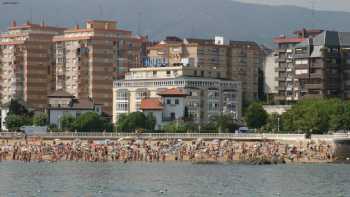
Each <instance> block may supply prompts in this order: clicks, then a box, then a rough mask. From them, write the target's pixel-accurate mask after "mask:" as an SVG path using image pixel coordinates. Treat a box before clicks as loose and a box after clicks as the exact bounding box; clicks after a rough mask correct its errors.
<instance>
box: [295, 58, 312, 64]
mask: <svg viewBox="0 0 350 197" xmlns="http://www.w3.org/2000/svg"><path fill="white" fill-rule="evenodd" d="M308 63H309V61H308V60H307V59H304V60H303V59H300V60H296V61H295V64H296V65H301V64H308Z"/></svg>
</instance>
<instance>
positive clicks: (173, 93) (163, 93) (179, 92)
mask: <svg viewBox="0 0 350 197" xmlns="http://www.w3.org/2000/svg"><path fill="white" fill-rule="evenodd" d="M158 95H160V96H179V97H183V96H187V94H186V93H185V92H184V91H183V90H181V89H178V88H171V89H163V90H160V91H159V92H158Z"/></svg>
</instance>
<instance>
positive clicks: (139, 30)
mask: <svg viewBox="0 0 350 197" xmlns="http://www.w3.org/2000/svg"><path fill="white" fill-rule="evenodd" d="M141 15H142V13H141V12H140V11H139V12H137V34H138V35H139V36H140V35H141Z"/></svg>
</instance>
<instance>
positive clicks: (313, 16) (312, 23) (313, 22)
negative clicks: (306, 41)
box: [311, 0, 315, 28]
mask: <svg viewBox="0 0 350 197" xmlns="http://www.w3.org/2000/svg"><path fill="white" fill-rule="evenodd" d="M311 25H312V28H315V0H311Z"/></svg>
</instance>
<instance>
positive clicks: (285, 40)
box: [273, 37, 305, 44]
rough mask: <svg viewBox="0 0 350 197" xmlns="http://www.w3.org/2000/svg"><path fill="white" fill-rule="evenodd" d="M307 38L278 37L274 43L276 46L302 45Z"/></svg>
mask: <svg viewBox="0 0 350 197" xmlns="http://www.w3.org/2000/svg"><path fill="white" fill-rule="evenodd" d="M304 40H305V38H286V37H277V38H274V39H273V42H274V43H276V44H280V43H300V42H303V41H304Z"/></svg>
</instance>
